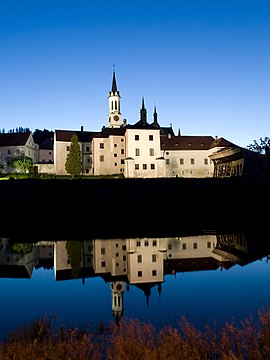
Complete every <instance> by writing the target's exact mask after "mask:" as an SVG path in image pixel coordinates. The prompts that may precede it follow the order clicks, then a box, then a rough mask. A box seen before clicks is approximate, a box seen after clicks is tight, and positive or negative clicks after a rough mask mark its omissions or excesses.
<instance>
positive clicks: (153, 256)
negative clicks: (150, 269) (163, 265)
mask: <svg viewBox="0 0 270 360" xmlns="http://www.w3.org/2000/svg"><path fill="white" fill-rule="evenodd" d="M156 261H157V255H156V254H152V262H156Z"/></svg>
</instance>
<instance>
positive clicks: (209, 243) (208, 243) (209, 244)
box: [207, 241, 211, 249]
mask: <svg viewBox="0 0 270 360" xmlns="http://www.w3.org/2000/svg"><path fill="white" fill-rule="evenodd" d="M207 248H208V249H210V248H211V242H210V241H208V242H207Z"/></svg>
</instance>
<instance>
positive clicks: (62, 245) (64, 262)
mask: <svg viewBox="0 0 270 360" xmlns="http://www.w3.org/2000/svg"><path fill="white" fill-rule="evenodd" d="M71 241H73V243H75V245H77V244H78V245H80V258H79V273H78V274H76V275H74V272H73V269H72V266H71V264H72V261H71V259H70V257H72V255H73V254H72V253H71V254H68V252H67V243H68V242H71ZM74 255H75V256H77V254H74ZM93 275H94V274H93V240H84V241H76V240H68V241H57V242H56V243H55V246H54V278H55V280H56V281H57V280H68V279H74V277H76V278H81V279H82V282H84V279H85V278H86V277H91V276H93Z"/></svg>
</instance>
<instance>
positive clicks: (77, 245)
mask: <svg viewBox="0 0 270 360" xmlns="http://www.w3.org/2000/svg"><path fill="white" fill-rule="evenodd" d="M82 248H83V246H82V242H81V241H79V240H68V241H67V242H66V250H67V256H68V259H69V260H70V266H71V269H72V274H73V276H74V277H78V275H79V272H80V268H81V262H82Z"/></svg>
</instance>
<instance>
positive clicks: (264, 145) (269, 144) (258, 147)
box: [247, 137, 270, 154]
mask: <svg viewBox="0 0 270 360" xmlns="http://www.w3.org/2000/svg"><path fill="white" fill-rule="evenodd" d="M247 148H248V149H249V150H251V151H255V152H258V153H260V154H263V153H265V151H267V149H269V148H270V138H269V137H265V138H264V139H263V138H262V137H260V139H259V142H258V141H256V140H254V144H250V145H248V146H247Z"/></svg>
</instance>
